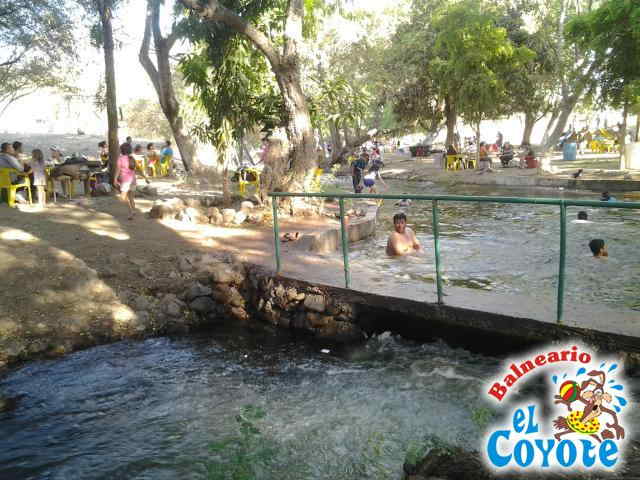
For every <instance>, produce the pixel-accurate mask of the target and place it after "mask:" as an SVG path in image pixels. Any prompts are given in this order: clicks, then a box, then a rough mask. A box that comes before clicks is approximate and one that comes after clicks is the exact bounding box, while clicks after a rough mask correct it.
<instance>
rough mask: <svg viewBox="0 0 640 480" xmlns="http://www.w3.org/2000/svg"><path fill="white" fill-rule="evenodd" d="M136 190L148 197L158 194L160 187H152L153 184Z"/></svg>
mask: <svg viewBox="0 0 640 480" xmlns="http://www.w3.org/2000/svg"><path fill="white" fill-rule="evenodd" d="M136 191H137V192H140V193H142V194H143V195H146V196H148V197H157V196H158V189H157V188H156V187H152V186H151V185H144V186H143V187H140V188H138V189H137V190H136Z"/></svg>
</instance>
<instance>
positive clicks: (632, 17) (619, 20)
mask: <svg viewBox="0 0 640 480" xmlns="http://www.w3.org/2000/svg"><path fill="white" fill-rule="evenodd" d="M567 37H568V38H569V39H570V40H573V41H574V42H575V43H576V44H577V45H578V46H580V47H582V48H585V49H588V50H589V51H591V52H592V54H593V56H594V59H595V63H596V70H597V72H598V75H597V78H598V83H599V87H600V88H599V90H600V95H601V97H602V99H603V101H604V103H606V104H609V105H612V106H614V107H619V106H621V105H622V104H624V103H625V102H630V103H637V100H638V96H639V95H640V63H638V62H637V61H636V59H638V58H640V4H639V3H638V2H637V1H634V0H607V1H605V2H604V3H602V4H601V5H600V6H599V7H598V8H597V9H595V10H593V11H590V12H587V13H585V14H583V15H579V16H576V17H574V18H573V19H572V20H571V21H570V22H569V23H568V25H567Z"/></svg>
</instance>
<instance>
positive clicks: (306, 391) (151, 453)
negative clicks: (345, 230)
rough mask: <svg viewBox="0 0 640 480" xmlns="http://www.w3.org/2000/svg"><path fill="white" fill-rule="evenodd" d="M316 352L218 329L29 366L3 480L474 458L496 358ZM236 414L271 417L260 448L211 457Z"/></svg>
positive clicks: (3, 456) (341, 467)
mask: <svg viewBox="0 0 640 480" xmlns="http://www.w3.org/2000/svg"><path fill="white" fill-rule="evenodd" d="M321 348H322V346H319V345H312V344H309V343H307V342H301V341H299V340H295V339H293V338H291V337H289V336H288V335H277V334H274V333H269V332H266V333H265V332H262V333H253V334H252V333H249V332H248V331H246V330H233V329H225V330H222V329H221V330H219V331H216V332H212V333H210V334H208V335H200V336H189V337H181V338H159V339H152V340H147V341H143V342H120V343H116V344H112V345H106V346H101V347H96V348H93V349H90V350H86V351H82V352H77V353H74V354H72V355H69V356H67V357H65V358H62V359H57V360H50V361H37V362H33V363H30V364H28V365H26V366H24V367H22V368H20V369H18V370H16V371H13V372H11V373H9V374H8V375H6V376H5V377H4V378H2V379H0V391H2V392H3V393H4V394H8V395H12V396H16V397H19V400H18V403H17V408H16V409H15V410H13V411H11V412H6V413H3V414H0V431H1V432H2V435H0V478H2V479H3V480H12V479H47V480H54V479H105V480H106V479H154V480H156V479H158V480H160V479H176V478H180V479H204V478H227V477H215V476H213V474H211V476H207V465H208V466H209V467H210V468H211V469H212V471H213V472H217V473H220V472H223V471H230V470H231V469H233V468H236V467H233V465H234V462H235V463H238V462H240V463H242V462H243V461H244V462H249V461H251V462H253V463H254V464H257V462H256V461H255V459H254V460H248V459H250V458H252V457H251V456H250V455H251V454H253V453H255V455H258V454H259V452H260V451H261V449H264V448H267V447H268V448H269V449H271V450H270V452H267V453H266V454H265V455H266V456H267V461H265V462H263V466H262V467H261V468H260V469H258V473H257V474H256V476H255V477H253V476H252V477H248V478H260V479H292V480H293V479H296V480H302V479H327V480H329V479H331V480H334V479H344V480H349V479H354V480H355V479H362V478H372V479H398V478H400V473H401V469H402V462H403V459H404V458H405V455H406V454H407V452H408V451H409V450H411V449H412V448H415V446H418V445H424V444H425V441H426V442H427V443H428V442H429V441H431V440H430V439H432V438H433V437H437V438H438V439H439V440H440V441H445V442H449V443H453V444H456V445H461V446H464V447H467V448H471V449H479V448H480V438H481V429H480V427H479V423H478V421H477V419H478V418H482V412H483V411H486V410H485V408H486V407H485V403H483V401H482V399H481V398H480V397H481V396H482V393H481V391H482V389H481V386H482V384H483V382H484V381H486V380H487V379H488V378H489V377H491V376H492V375H493V374H495V372H496V370H497V369H498V368H499V359H497V358H494V357H488V356H483V355H480V354H474V353H471V352H469V351H466V350H462V349H455V348H452V347H449V346H447V345H446V344H444V343H442V342H436V343H431V344H418V343H414V342H410V341H405V340H401V339H399V338H394V337H391V336H390V335H388V334H383V335H382V336H380V337H378V338H374V339H371V340H369V341H368V342H367V343H366V344H364V345H361V346H358V347H350V348H348V349H344V350H341V351H338V352H334V351H331V352H330V353H323V352H322V350H321ZM634 389H635V390H634V391H635V393H634V394H633V395H632V398H635V399H636V401H637V399H638V394H639V393H640V382H636V384H635V385H634ZM243 405H253V406H255V407H259V408H261V409H262V410H263V411H264V412H265V413H266V416H265V418H264V419H262V420H257V421H255V423H254V426H256V427H257V428H259V429H260V430H261V431H262V434H261V435H260V436H259V438H258V441H257V442H255V443H253V444H251V446H250V447H249V449H248V450H249V453H247V452H245V454H246V455H245V456H244V457H242V456H240V457H238V454H237V450H234V449H233V448H232V447H231V446H229V445H228V444H227V445H226V446H225V447H224V448H222V450H221V452H220V453H217V454H214V453H212V452H210V451H209V445H211V444H213V443H216V442H218V444H220V442H224V441H225V440H228V439H229V438H233V437H234V436H235V437H237V426H238V423H237V421H236V415H238V413H239V412H240V410H241V407H242V406H243ZM633 415H634V417H632V419H633V423H634V424H636V425H638V424H639V423H638V422H639V421H640V416H638V415H637V414H635V413H634V414H633ZM474 419H475V420H474ZM627 419H629V417H627ZM628 423H629V422H628ZM234 452H235V453H234ZM263 453H264V452H263ZM238 458H240V460H238ZM229 478H232V477H229ZM237 478H244V477H237Z"/></svg>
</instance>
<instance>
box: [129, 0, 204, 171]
mask: <svg viewBox="0 0 640 480" xmlns="http://www.w3.org/2000/svg"><path fill="white" fill-rule="evenodd" d="M161 3H162V0H148V3H147V21H146V23H145V29H144V37H143V40H142V46H141V47H140V54H139V58H140V63H141V64H142V66H143V67H144V69H145V71H146V72H147V75H148V76H149V79H150V80H151V83H152V84H153V88H154V89H155V90H156V93H157V94H158V100H159V101H160V107H161V108H162V111H163V113H164V115H165V117H166V118H167V121H168V122H169V125H170V126H171V131H172V133H173V138H174V139H175V141H176V145H177V146H178V150H179V151H180V157H181V158H182V163H183V164H184V168H185V170H186V171H187V172H189V171H191V164H192V162H193V157H194V154H195V147H194V145H193V142H192V141H191V139H190V138H189V137H188V135H187V134H186V133H185V131H184V121H183V118H182V115H181V114H180V104H179V102H178V100H177V98H176V94H175V90H174V85H173V81H172V80H173V79H172V74H171V62H170V59H169V54H170V52H171V49H172V48H173V46H174V44H175V42H176V40H177V39H178V38H179V36H180V33H179V29H178V28H176V26H175V25H174V27H173V29H172V31H171V33H169V35H167V36H166V37H163V36H162V32H161V30H160V4H161ZM152 35H153V44H154V47H155V52H156V64H155V65H154V64H153V62H152V61H151V58H150V57H149V46H150V43H151V36H152Z"/></svg>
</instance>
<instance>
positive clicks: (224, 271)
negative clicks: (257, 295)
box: [201, 262, 244, 285]
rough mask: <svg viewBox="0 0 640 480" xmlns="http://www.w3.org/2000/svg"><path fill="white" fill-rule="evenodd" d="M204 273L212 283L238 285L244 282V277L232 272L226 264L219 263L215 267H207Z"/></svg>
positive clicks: (230, 267)
mask: <svg viewBox="0 0 640 480" xmlns="http://www.w3.org/2000/svg"><path fill="white" fill-rule="evenodd" d="M201 271H202V270H201ZM206 272H207V273H208V275H209V278H210V279H211V281H212V282H214V283H226V284H233V285H240V284H241V283H242V282H243V281H244V275H243V274H242V273H240V272H238V271H237V270H234V268H233V267H232V266H231V265H229V264H228V263H222V262H221V263H219V264H216V265H215V266H213V265H212V266H207V269H206Z"/></svg>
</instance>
